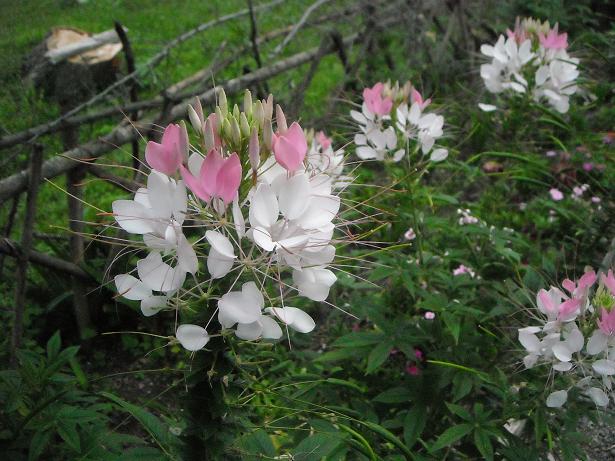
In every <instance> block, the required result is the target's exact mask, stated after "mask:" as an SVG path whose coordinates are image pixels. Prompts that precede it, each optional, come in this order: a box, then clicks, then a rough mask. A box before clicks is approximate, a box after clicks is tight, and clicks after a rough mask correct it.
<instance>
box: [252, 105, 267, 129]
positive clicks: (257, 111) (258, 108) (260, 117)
mask: <svg viewBox="0 0 615 461" xmlns="http://www.w3.org/2000/svg"><path fill="white" fill-rule="evenodd" d="M252 118H253V119H254V120H256V123H258V126H259V127H260V128H262V127H263V123H264V122H265V110H264V109H263V103H262V102H261V101H260V100H257V101H256V102H255V103H254V110H253V111H252Z"/></svg>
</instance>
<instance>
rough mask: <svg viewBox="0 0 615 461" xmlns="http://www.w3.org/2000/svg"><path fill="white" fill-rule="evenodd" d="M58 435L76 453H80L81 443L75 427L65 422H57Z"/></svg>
mask: <svg viewBox="0 0 615 461" xmlns="http://www.w3.org/2000/svg"><path fill="white" fill-rule="evenodd" d="M57 425H58V434H59V435H60V437H62V439H63V440H64V441H65V442H66V443H67V445H68V446H69V447H71V448H72V449H73V450H75V451H76V452H78V453H79V452H80V451H81V441H80V439H79V433H78V432H77V425H76V424H74V423H69V422H66V421H58V422H57Z"/></svg>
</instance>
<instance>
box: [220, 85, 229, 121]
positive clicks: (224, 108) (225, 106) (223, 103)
mask: <svg viewBox="0 0 615 461" xmlns="http://www.w3.org/2000/svg"><path fill="white" fill-rule="evenodd" d="M218 107H219V108H220V111H221V112H222V115H226V114H228V102H227V101H226V93H225V92H224V88H220V91H219V92H218Z"/></svg>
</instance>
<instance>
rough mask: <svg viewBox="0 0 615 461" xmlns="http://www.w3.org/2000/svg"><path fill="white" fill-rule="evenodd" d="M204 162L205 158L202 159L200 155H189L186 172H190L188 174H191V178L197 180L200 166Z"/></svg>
mask: <svg viewBox="0 0 615 461" xmlns="http://www.w3.org/2000/svg"><path fill="white" fill-rule="evenodd" d="M204 160H205V158H203V156H202V155H201V154H198V153H196V152H194V153H192V155H190V158H188V170H189V171H190V173H192V175H193V176H196V177H197V178H198V177H199V176H200V174H201V165H203V161H204Z"/></svg>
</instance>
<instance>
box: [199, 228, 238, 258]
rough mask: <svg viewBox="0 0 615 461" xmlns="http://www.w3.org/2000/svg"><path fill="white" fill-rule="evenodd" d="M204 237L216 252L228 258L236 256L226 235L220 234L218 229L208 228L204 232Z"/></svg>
mask: <svg viewBox="0 0 615 461" xmlns="http://www.w3.org/2000/svg"><path fill="white" fill-rule="evenodd" d="M205 238H206V239H207V241H208V242H209V244H210V245H211V248H212V249H213V250H215V251H216V252H217V253H218V254H221V255H222V256H226V257H227V258H230V259H235V258H236V256H235V249H234V248H233V244H232V243H231V241H230V240H229V238H228V237H227V236H226V235H222V234H221V233H220V232H218V231H211V230H208V231H207V232H205Z"/></svg>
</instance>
